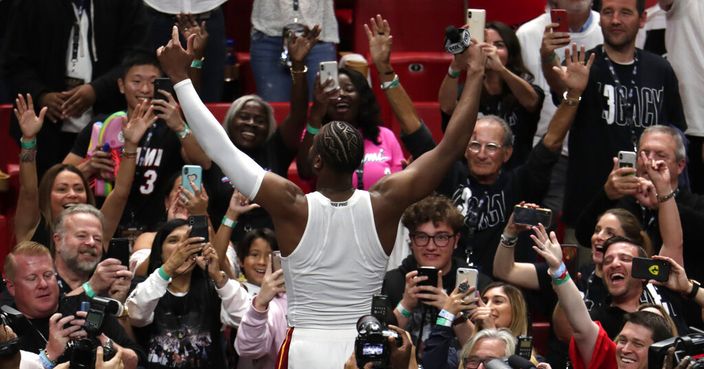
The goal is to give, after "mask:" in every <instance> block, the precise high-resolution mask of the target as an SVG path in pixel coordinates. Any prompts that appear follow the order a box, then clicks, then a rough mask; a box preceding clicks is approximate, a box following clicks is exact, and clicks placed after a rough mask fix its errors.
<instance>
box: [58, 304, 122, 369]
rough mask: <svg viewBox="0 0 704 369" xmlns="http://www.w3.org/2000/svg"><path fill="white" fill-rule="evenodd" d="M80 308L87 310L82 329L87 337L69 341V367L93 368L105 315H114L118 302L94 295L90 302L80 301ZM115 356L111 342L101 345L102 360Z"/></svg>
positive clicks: (119, 307)
mask: <svg viewBox="0 0 704 369" xmlns="http://www.w3.org/2000/svg"><path fill="white" fill-rule="evenodd" d="M81 307H82V310H85V311H87V315H86V319H85V323H84V325H83V329H85V331H86V333H88V337H87V338H82V339H79V340H73V341H70V342H69V344H68V347H67V348H66V350H67V352H70V355H69V356H70V358H71V365H70V367H69V368H70V369H94V368H95V351H96V349H97V348H98V345H100V341H98V336H99V335H100V334H101V333H102V332H103V322H104V321H105V315H106V314H110V315H116V314H118V313H119V312H120V310H121V306H120V303H119V302H117V301H116V300H112V299H106V298H102V297H94V298H92V299H91V300H90V302H87V301H84V302H82V303H81ZM113 356H115V350H114V349H113V347H112V343H111V342H108V344H106V345H105V346H103V361H108V360H110V359H112V358H113Z"/></svg>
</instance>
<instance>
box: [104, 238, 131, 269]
mask: <svg viewBox="0 0 704 369" xmlns="http://www.w3.org/2000/svg"><path fill="white" fill-rule="evenodd" d="M110 258H113V259H117V260H120V263H121V264H122V265H124V266H129V265H130V240H129V239H127V238H113V239H112V240H110V244H109V246H108V251H107V252H106V253H105V254H104V255H103V260H104V259H110Z"/></svg>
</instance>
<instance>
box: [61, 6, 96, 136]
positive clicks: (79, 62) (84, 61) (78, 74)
mask: <svg viewBox="0 0 704 369" xmlns="http://www.w3.org/2000/svg"><path fill="white" fill-rule="evenodd" d="M92 8H93V2H92V1H88V2H86V9H84V10H83V11H79V9H78V7H76V5H75V4H73V11H74V14H75V15H76V19H79V21H78V23H79V27H78V28H79V34H78V45H74V42H73V37H74V32H76V28H75V27H71V34H70V35H69V37H68V47H67V51H66V76H68V77H71V78H76V79H80V80H83V83H90V81H91V80H92V79H93V63H92V61H91V55H90V48H91V47H92V46H93V45H94V44H89V40H88V29H89V27H90V23H91V22H89V20H88V17H89V16H90V15H91V14H92V13H93V9H92ZM74 48H76V49H77V50H76V55H75V56H76V59H75V60H74V58H73V56H74V55H73V54H74V50H73V49H74ZM93 50H95V48H93ZM92 117H93V107H92V106H91V107H89V108H88V109H87V110H86V111H85V112H83V114H82V115H81V116H80V117H77V118H74V117H69V118H68V119H66V120H65V121H64V124H63V125H62V126H61V130H62V131H64V132H73V133H78V132H80V131H81V130H82V129H83V127H85V126H86V125H88V123H90V121H91V119H92Z"/></svg>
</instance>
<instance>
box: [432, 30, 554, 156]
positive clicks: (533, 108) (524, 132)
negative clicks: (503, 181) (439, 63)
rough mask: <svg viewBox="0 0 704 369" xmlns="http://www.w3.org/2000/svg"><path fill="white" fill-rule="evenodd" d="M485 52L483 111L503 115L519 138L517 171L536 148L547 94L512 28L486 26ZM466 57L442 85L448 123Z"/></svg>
mask: <svg viewBox="0 0 704 369" xmlns="http://www.w3.org/2000/svg"><path fill="white" fill-rule="evenodd" d="M482 51H484V53H485V54H486V55H487V59H488V60H487V71H486V78H485V79H484V88H483V89H482V97H481V101H480V107H479V111H480V112H482V113H484V114H494V115H498V116H500V117H501V118H502V119H503V120H505V121H506V122H507V123H508V125H509V126H510V127H511V131H512V132H513V134H514V136H515V137H516V141H515V142H514V144H513V156H511V159H510V160H509V161H508V163H507V166H508V167H509V168H513V167H515V166H517V165H520V164H522V163H524V162H525V161H526V159H527V158H528V153H529V152H530V151H531V149H532V148H533V136H534V134H535V130H536V129H537V127H538V120H540V110H541V108H542V106H543V99H544V98H545V93H544V92H543V90H542V89H541V88H540V87H538V86H536V85H534V84H532V83H531V82H532V81H533V75H532V74H531V73H530V72H529V71H528V69H527V68H526V67H525V65H524V64H523V58H522V56H521V45H520V43H519V42H518V38H517V37H516V33H515V32H514V31H513V30H512V29H511V27H509V26H507V25H505V24H503V23H501V22H489V23H487V25H486V33H485V42H484V43H482ZM465 59H466V55H465V54H457V55H455V58H454V59H453V62H452V64H451V65H450V68H449V70H448V73H447V74H446V75H445V78H444V79H443V81H442V84H441V85H440V91H439V93H438V100H439V102H440V110H441V113H442V116H443V126H444V125H446V124H447V122H448V121H449V119H450V116H451V115H452V112H453V111H454V110H455V106H456V105H457V96H459V95H458V83H457V81H458V79H459V76H460V73H461V72H462V69H463V68H462V66H463V65H465V64H466V60H465Z"/></svg>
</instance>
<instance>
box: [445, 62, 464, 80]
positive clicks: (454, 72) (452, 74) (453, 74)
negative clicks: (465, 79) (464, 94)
mask: <svg viewBox="0 0 704 369" xmlns="http://www.w3.org/2000/svg"><path fill="white" fill-rule="evenodd" d="M460 73H462V72H461V71H459V70H454V69H452V65H450V66H449V67H447V76H448V77H450V78H452V79H455V78H457V77H459V76H460Z"/></svg>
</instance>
